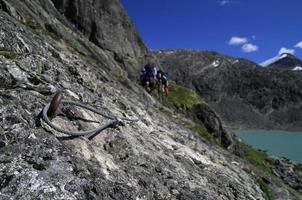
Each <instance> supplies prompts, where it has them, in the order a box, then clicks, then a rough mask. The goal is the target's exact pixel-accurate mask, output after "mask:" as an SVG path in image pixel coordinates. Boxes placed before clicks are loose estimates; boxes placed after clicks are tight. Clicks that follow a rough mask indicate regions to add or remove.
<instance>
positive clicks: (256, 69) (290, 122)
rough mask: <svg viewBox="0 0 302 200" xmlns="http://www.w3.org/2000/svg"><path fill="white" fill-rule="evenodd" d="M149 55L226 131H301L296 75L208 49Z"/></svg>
mask: <svg viewBox="0 0 302 200" xmlns="http://www.w3.org/2000/svg"><path fill="white" fill-rule="evenodd" d="M154 54H155V55H156V56H157V57H158V58H159V60H160V62H161V65H162V66H163V68H164V69H166V70H167V71H168V72H169V74H170V77H171V79H172V80H175V82H177V83H179V84H182V85H184V86H187V87H190V88H192V89H194V90H196V91H197V93H198V94H199V95H200V96H201V97H203V98H204V99H205V100H206V101H207V102H208V103H209V104H210V105H211V106H212V107H213V108H214V110H215V111H216V112H217V113H218V114H219V115H220V116H221V117H222V119H223V121H225V122H226V124H228V125H229V126H230V127H235V129H238V128H243V129H253V128H254V129H255V128H256V129H260V128H264V129H292V130H301V128H302V123H301V121H302V104H301V102H302V79H301V74H299V73H295V72H293V71H291V70H287V71H284V70H281V71H280V70H279V69H275V67H266V68H263V67H260V66H258V65H257V64H256V63H253V62H250V61H248V60H245V59H240V58H233V57H230V56H225V55H221V54H218V53H216V52H209V51H194V50H163V51H155V52H154ZM286 57H288V56H287V55H286ZM289 59H292V57H289ZM280 61H281V60H280Z"/></svg>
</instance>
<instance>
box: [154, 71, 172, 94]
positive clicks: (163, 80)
mask: <svg viewBox="0 0 302 200" xmlns="http://www.w3.org/2000/svg"><path fill="white" fill-rule="evenodd" d="M156 78H157V82H158V90H159V92H164V93H165V94H166V96H168V94H169V82H168V73H167V72H164V71H162V70H158V72H157V75H156Z"/></svg>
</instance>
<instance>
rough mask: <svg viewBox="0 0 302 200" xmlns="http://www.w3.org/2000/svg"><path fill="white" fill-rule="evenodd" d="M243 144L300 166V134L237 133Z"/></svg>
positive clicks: (301, 148)
mask: <svg viewBox="0 0 302 200" xmlns="http://www.w3.org/2000/svg"><path fill="white" fill-rule="evenodd" d="M236 135H237V136H238V137H239V138H241V139H242V140H244V141H245V143H247V144H249V145H251V146H253V147H255V148H257V149H262V150H267V151H268V153H269V154H272V155H274V156H278V157H287V158H289V159H291V160H293V161H295V162H298V163H301V164H302V132H287V131H261V130H257V131H237V132H236Z"/></svg>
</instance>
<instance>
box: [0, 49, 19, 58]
mask: <svg viewBox="0 0 302 200" xmlns="http://www.w3.org/2000/svg"><path fill="white" fill-rule="evenodd" d="M0 55H1V56H4V57H5V58H7V59H14V58H16V57H17V54H16V52H13V51H7V50H1V49H0Z"/></svg>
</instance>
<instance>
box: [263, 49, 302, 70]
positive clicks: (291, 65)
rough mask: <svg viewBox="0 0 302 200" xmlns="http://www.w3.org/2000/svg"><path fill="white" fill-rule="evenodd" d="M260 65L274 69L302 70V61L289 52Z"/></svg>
mask: <svg viewBox="0 0 302 200" xmlns="http://www.w3.org/2000/svg"><path fill="white" fill-rule="evenodd" d="M260 65H261V66H263V67H268V68H272V69H285V70H292V71H301V70H302V61H301V60H299V59H298V58H296V57H295V56H294V55H292V54H288V53H284V54H281V55H279V56H276V57H274V58H271V59H269V60H267V61H265V62H263V63H261V64H260Z"/></svg>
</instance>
